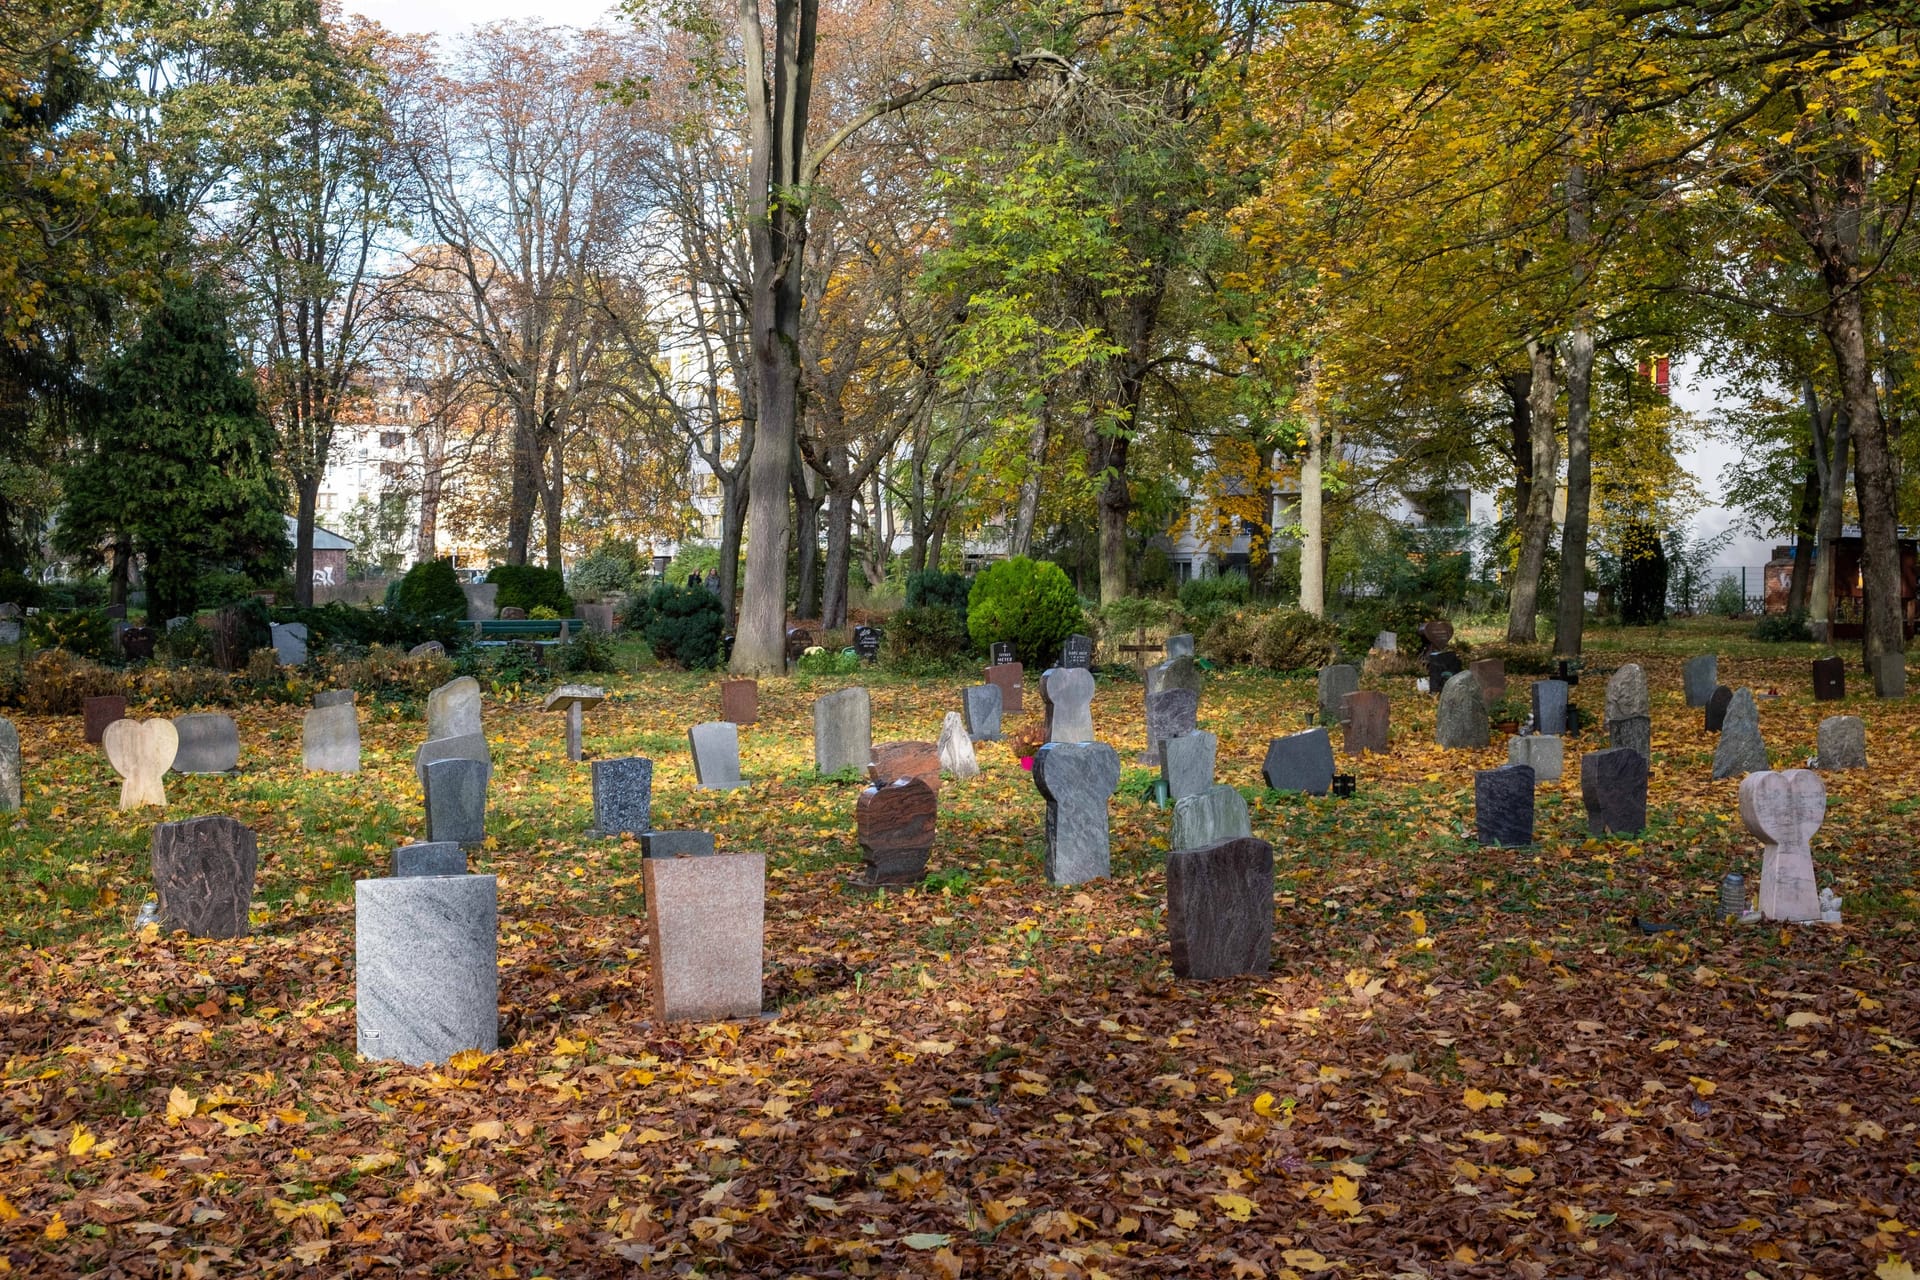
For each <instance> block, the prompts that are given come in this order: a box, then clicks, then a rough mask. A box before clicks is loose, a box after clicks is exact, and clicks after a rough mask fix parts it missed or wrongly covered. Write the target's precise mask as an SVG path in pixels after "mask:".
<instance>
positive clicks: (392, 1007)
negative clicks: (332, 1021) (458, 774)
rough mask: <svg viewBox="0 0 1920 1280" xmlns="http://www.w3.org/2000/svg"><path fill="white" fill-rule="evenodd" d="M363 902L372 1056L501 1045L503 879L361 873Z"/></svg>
mask: <svg viewBox="0 0 1920 1280" xmlns="http://www.w3.org/2000/svg"><path fill="white" fill-rule="evenodd" d="M446 763H448V764H451V763H455V762H452V761H448V762H446ZM436 767H438V766H436ZM353 905H354V930H353V934H354V936H353V949H354V980H353V985H354V1006H355V1008H354V1022H355V1030H356V1047H357V1048H358V1049H359V1051H360V1053H361V1055H362V1056H363V1057H367V1058H372V1059H376V1060H388V1061H396V1062H404V1063H406V1064H407V1065H409V1066H416V1067H417V1066H424V1065H425V1064H427V1063H429V1062H437V1063H444V1062H446V1061H447V1059H449V1058H451V1057H453V1055H454V1054H456V1053H464V1052H466V1051H467V1050H469V1049H477V1050H479V1051H480V1052H482V1053H492V1052H493V1051H494V1050H495V1049H498V1048H499V1047H500V958H499V943H498V935H499V921H500V887H499V882H498V881H497V880H496V879H495V878H494V877H493V876H469V875H447V876H434V875H423V876H398V877H393V878H390V879H384V880H361V881H357V882H356V883H355V884H354V886H353Z"/></svg>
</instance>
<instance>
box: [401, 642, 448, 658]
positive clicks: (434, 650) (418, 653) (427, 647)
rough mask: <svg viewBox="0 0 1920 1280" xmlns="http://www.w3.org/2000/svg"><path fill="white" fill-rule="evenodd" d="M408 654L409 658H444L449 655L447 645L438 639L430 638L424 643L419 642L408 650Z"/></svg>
mask: <svg viewBox="0 0 1920 1280" xmlns="http://www.w3.org/2000/svg"><path fill="white" fill-rule="evenodd" d="M407 656H408V657H409V658H444V657H446V656H447V646H445V645H443V644H441V643H440V642H439V641H438V640H428V641H427V642H426V643H424V644H417V645H415V646H413V648H411V649H409V650H407Z"/></svg>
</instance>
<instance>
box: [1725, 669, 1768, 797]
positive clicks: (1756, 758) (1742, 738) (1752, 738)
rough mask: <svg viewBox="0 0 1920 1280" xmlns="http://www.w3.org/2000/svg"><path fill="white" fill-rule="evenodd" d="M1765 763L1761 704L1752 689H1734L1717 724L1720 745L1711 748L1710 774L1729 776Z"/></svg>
mask: <svg viewBox="0 0 1920 1280" xmlns="http://www.w3.org/2000/svg"><path fill="white" fill-rule="evenodd" d="M1767 767H1768V763H1767V744H1766V741H1765V739H1763V738H1762V737H1761V736H1760V708H1759V706H1758V705H1757V704H1756V703H1755V702H1754V700H1753V691H1752V690H1751V689H1736V690H1735V691H1734V694H1733V700H1732V701H1731V702H1729V703H1727V718H1726V719H1725V720H1724V721H1722V722H1721V724H1720V745H1719V746H1717V747H1715V748H1714V750H1713V776H1714V777H1716V778H1731V777H1734V776H1735V775H1737V774H1742V773H1758V772H1760V771H1761V770H1764V769H1766V768H1767Z"/></svg>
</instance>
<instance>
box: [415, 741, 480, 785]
mask: <svg viewBox="0 0 1920 1280" xmlns="http://www.w3.org/2000/svg"><path fill="white" fill-rule="evenodd" d="M435 760H478V761H480V762H481V763H482V764H485V765H487V766H488V771H489V773H491V771H492V761H493V757H492V756H491V754H489V752H488V751H487V736H486V735H485V734H484V733H463V734H460V735H458V736H456V737H452V738H429V739H428V740H427V741H425V742H423V743H421V744H420V746H419V748H418V749H416V750H415V751H414V753H413V776H414V777H416V778H418V779H419V780H420V785H421V786H423V787H424V786H426V785H427V766H428V765H430V764H432V763H433V762H434V761H435Z"/></svg>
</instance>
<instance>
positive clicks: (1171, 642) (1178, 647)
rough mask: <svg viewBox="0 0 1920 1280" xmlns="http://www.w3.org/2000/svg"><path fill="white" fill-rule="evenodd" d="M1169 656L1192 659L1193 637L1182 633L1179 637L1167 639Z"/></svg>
mask: <svg viewBox="0 0 1920 1280" xmlns="http://www.w3.org/2000/svg"><path fill="white" fill-rule="evenodd" d="M1167 656H1168V657H1169V658H1191V657H1192V656H1193V637H1192V636H1191V635H1189V634H1188V633H1186V632H1185V631H1182V632H1181V633H1180V634H1179V635H1174V636H1168V637H1167Z"/></svg>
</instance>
